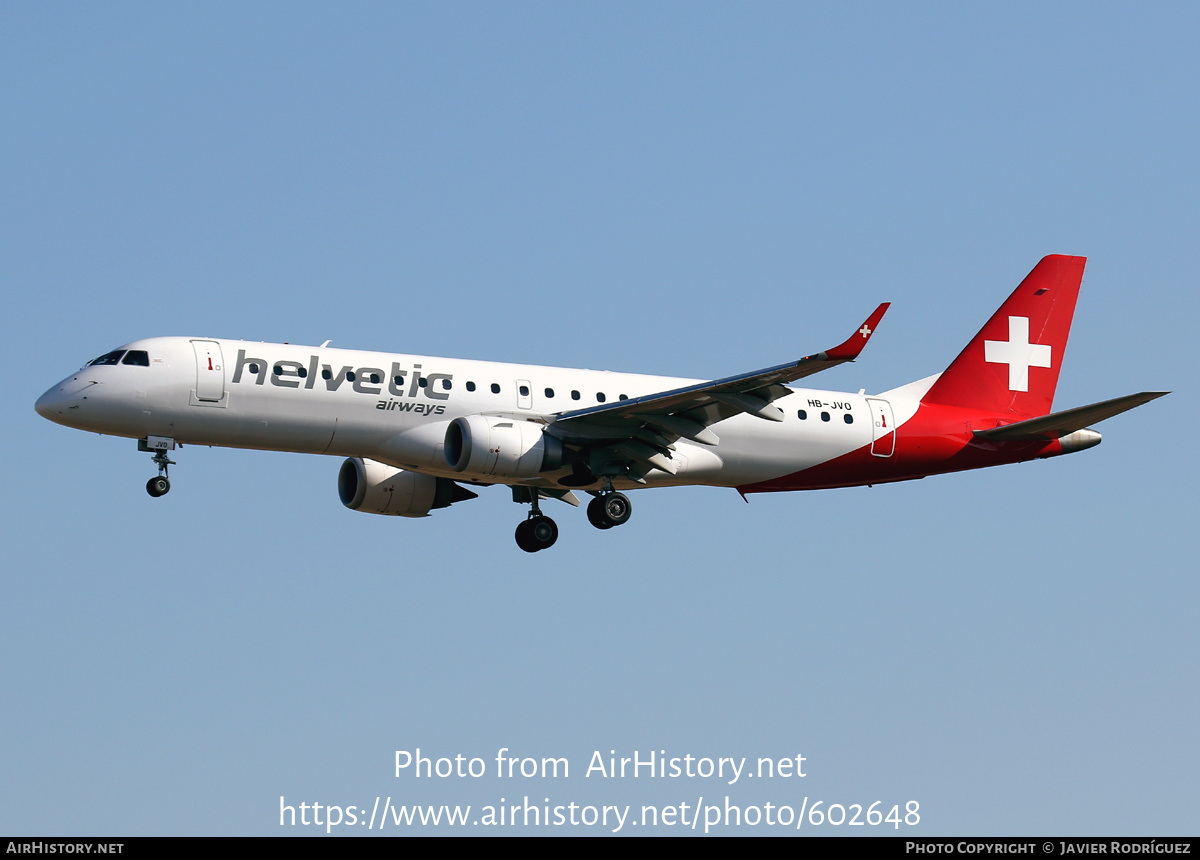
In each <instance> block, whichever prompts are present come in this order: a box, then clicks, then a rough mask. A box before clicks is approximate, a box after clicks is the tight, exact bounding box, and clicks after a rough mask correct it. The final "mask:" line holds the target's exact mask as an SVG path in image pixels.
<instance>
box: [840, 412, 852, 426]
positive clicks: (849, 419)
mask: <svg viewBox="0 0 1200 860" xmlns="http://www.w3.org/2000/svg"><path fill="white" fill-rule="evenodd" d="M842 420H843V421H845V422H846V423H847V424H853V423H854V416H853V415H851V414H850V413H849V412H847V413H846V414H845V415H843V416H842Z"/></svg>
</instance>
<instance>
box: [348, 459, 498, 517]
mask: <svg viewBox="0 0 1200 860" xmlns="http://www.w3.org/2000/svg"><path fill="white" fill-rule="evenodd" d="M338 496H340V497H341V500H342V504H343V505H345V506H346V507H348V508H349V509H350V510H352V511H362V512H364V513H368V514H384V515H387V516H393V517H427V516H429V512H430V511H431V510H434V509H436V508H446V507H449V506H450V505H452V504H453V503H454V502H462V501H466V500H467V499H474V498H476V494H475V493H472V492H471V491H470V490H468V489H467V488H466V487H462V486H459V485H458V484H456V483H454V481H451V480H450V479H449V478H435V477H434V476H432V475H422V474H421V473H419V472H409V471H407V470H405V469H397V468H396V467H395V466H388V465H387V464H385V463H378V462H376V461H375V460H366V459H363V458H362V457H352V458H350V459H349V460H346V461H345V462H344V463H342V468H341V471H339V472H338Z"/></svg>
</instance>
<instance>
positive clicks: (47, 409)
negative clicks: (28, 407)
mask: <svg viewBox="0 0 1200 860" xmlns="http://www.w3.org/2000/svg"><path fill="white" fill-rule="evenodd" d="M62 388H63V387H62V385H61V384H59V385H56V386H54V387H53V388H51V389H49V390H47V391H46V393H45V394H43V395H42V396H41V397H39V398H38V399H37V403H35V404H33V408H34V409H36V410H37V414H38V415H41V416H42V417H43V418H49V419H50V420H51V421H58V420H59V417H60V416H61V415H62V409H63V405H62V402H63V390H62Z"/></svg>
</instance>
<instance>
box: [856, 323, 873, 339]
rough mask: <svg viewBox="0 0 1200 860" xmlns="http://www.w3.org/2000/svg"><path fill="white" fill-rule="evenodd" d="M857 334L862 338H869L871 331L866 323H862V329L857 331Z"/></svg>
mask: <svg viewBox="0 0 1200 860" xmlns="http://www.w3.org/2000/svg"><path fill="white" fill-rule="evenodd" d="M858 333H859V334H861V335H862V336H863V337H870V336H871V330H870V329H869V328H867V324H866V323H863V327H862V328H860V329H859V330H858Z"/></svg>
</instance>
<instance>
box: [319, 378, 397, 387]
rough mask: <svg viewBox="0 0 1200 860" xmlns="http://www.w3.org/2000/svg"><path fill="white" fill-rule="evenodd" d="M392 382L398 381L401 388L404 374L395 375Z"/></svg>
mask: <svg viewBox="0 0 1200 860" xmlns="http://www.w3.org/2000/svg"><path fill="white" fill-rule="evenodd" d="M325 378H326V379H328V378H329V377H328V376H326V377H325ZM392 382H394V383H396V387H397V388H399V387H400V386H402V385H404V377H403V376H393V377H392Z"/></svg>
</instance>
